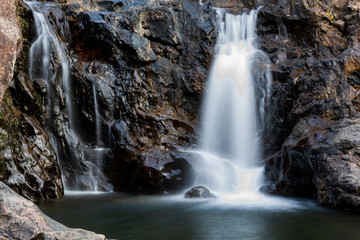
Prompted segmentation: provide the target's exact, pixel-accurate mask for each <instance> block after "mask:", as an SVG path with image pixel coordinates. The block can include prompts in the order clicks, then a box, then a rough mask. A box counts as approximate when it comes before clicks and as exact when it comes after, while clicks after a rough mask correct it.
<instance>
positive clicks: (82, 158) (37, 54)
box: [25, 1, 112, 191]
mask: <svg viewBox="0 0 360 240" xmlns="http://www.w3.org/2000/svg"><path fill="white" fill-rule="evenodd" d="M25 3H26V4H27V5H28V6H29V8H30V9H31V11H32V13H33V17H34V22H35V28H36V40H35V42H34V43H33V44H32V45H31V48H30V53H29V77H30V78H31V79H32V80H33V81H35V80H40V81H43V82H45V83H46V85H47V101H48V103H47V111H46V114H47V129H48V133H49V136H50V138H51V139H50V142H51V144H52V146H53V148H54V150H55V152H56V154H57V157H58V159H59V165H60V168H61V171H62V177H63V182H64V188H65V191H69V190H87V191H98V190H99V185H101V186H102V189H103V190H107V191H111V190H112V186H111V184H109V183H107V182H106V180H107V179H106V177H105V176H104V175H103V173H102V163H101V162H102V159H103V156H104V148H100V146H101V145H102V140H101V136H102V133H101V130H102V129H101V122H100V114H99V106H98V99H97V94H96V87H95V85H93V97H94V113H95V114H94V115H95V126H96V131H95V133H96V136H95V144H93V145H94V146H93V147H89V146H86V145H85V144H84V142H83V141H82V139H81V138H80V136H79V135H78V134H79V132H80V130H79V129H78V124H76V121H75V118H76V117H75V116H76V112H75V109H76V108H75V105H74V103H73V102H72V98H73V96H72V93H71V87H72V86H71V81H70V67H69V60H68V59H70V58H69V57H68V55H67V54H66V46H65V45H64V44H63V43H62V42H61V41H59V39H58V37H57V36H56V34H55V32H54V31H53V29H52V28H51V26H50V24H49V20H48V19H47V16H46V15H45V14H44V13H43V12H42V9H41V8H40V7H39V3H38V2H30V1H25ZM40 5H41V4H40ZM52 58H55V59H56V62H58V63H59V64H60V65H61V72H60V73H59V72H58V71H56V70H55V69H52V68H56V67H55V66H52V65H51V64H52V61H51V59H52ZM58 74H61V88H62V89H63V95H62V94H61V93H56V92H55V90H57V91H59V88H57V87H58V85H56V84H57V83H56V78H57V75H58ZM56 88H57V89H56ZM57 94H60V96H57ZM57 97H58V98H60V99H64V101H65V105H66V108H67V122H66V121H65V123H67V126H60V127H59V126H56V124H55V122H56V120H55V118H56V117H55V115H56V113H55V112H58V113H59V108H60V107H59V102H61V100H59V99H56V98H57ZM58 113H57V114H58ZM58 118H59V117H58ZM59 131H61V132H62V133H59ZM59 135H63V136H65V137H63V138H64V139H65V140H63V141H66V142H67V143H66V144H67V145H68V146H69V148H70V151H71V152H72V153H73V154H72V158H74V161H75V162H76V164H75V165H76V166H80V167H79V168H81V169H82V172H83V174H82V175H79V176H75V177H73V178H71V180H69V177H64V175H69V174H68V173H67V169H66V167H65V164H64V161H65V159H63V158H65V157H64V154H63V153H62V151H63V149H62V148H61V147H60V146H61V145H62V144H61V141H60V140H59V139H58V136H59ZM63 145H64V144H63ZM68 158H69V156H68ZM70 158H71V157H70ZM67 160H68V162H71V161H69V159H67ZM67 168H72V167H71V166H70V167H69V166H67ZM80 185H81V186H80Z"/></svg>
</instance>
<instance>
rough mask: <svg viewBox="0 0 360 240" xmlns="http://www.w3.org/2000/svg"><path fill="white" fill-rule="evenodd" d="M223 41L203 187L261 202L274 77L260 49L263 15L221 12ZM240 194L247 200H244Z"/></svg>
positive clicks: (212, 83) (208, 117)
mask: <svg viewBox="0 0 360 240" xmlns="http://www.w3.org/2000/svg"><path fill="white" fill-rule="evenodd" d="M217 15H218V20H219V24H218V28H219V36H218V40H217V45H216V52H217V54H216V56H215V58H214V62H213V66H212V68H211V71H210V76H209V79H208V85H207V87H208V88H207V92H206V96H205V101H204V109H203V114H202V120H201V126H202V131H201V144H200V151H197V152H198V153H200V155H201V157H200V158H201V161H200V163H199V166H198V167H197V184H201V185H205V186H207V187H209V188H210V189H211V190H213V191H217V192H231V193H235V192H237V193H238V194H237V198H238V199H242V200H255V199H258V196H257V195H256V191H255V190H256V188H257V187H258V186H256V184H258V183H256V182H257V180H256V179H257V178H258V175H259V172H261V171H262V168H261V165H260V164H261V147H260V145H261V144H260V137H261V132H262V130H263V127H264V123H263V122H264V112H265V110H264V109H265V105H266V98H267V96H269V92H270V84H271V77H270V72H269V64H268V63H269V60H268V58H267V56H266V55H265V54H264V53H263V52H262V51H260V50H259V49H258V48H257V46H256V33H255V30H256V29H255V28H256V17H257V11H256V10H252V11H251V12H250V13H249V14H247V13H244V14H242V15H232V14H229V13H226V12H225V10H224V9H218V10H217ZM239 195H241V196H240V197H239Z"/></svg>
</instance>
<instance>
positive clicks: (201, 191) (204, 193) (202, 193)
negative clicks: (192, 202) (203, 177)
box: [185, 186, 215, 198]
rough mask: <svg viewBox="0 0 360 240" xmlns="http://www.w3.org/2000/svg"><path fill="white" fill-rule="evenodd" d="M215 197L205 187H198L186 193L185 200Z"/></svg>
mask: <svg viewBox="0 0 360 240" xmlns="http://www.w3.org/2000/svg"><path fill="white" fill-rule="evenodd" d="M214 197H215V195H214V194H212V193H211V192H210V190H209V189H207V188H206V187H204V186H196V187H193V188H191V189H190V190H189V191H187V192H186V193H185V198H214Z"/></svg>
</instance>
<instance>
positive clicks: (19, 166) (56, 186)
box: [0, 91, 64, 200]
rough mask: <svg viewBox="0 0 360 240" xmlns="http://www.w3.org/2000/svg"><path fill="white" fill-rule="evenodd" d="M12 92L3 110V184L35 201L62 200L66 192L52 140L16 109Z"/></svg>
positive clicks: (0, 166) (0, 177)
mask: <svg viewBox="0 0 360 240" xmlns="http://www.w3.org/2000/svg"><path fill="white" fill-rule="evenodd" d="M9 92H10V91H7V92H6V94H5V95H4V99H3V103H2V108H1V110H0V116H1V118H0V142H1V143H0V145H1V147H0V180H1V181H3V182H5V183H6V184H7V185H9V186H10V187H11V188H12V189H14V190H15V191H16V192H17V193H19V194H21V195H22V196H25V197H26V198H28V199H31V200H39V199H48V198H60V197H62V196H63V194H64V190H63V185H62V180H61V175H60V169H59V166H58V163H57V158H56V155H55V152H54V150H53V149H52V147H51V145H50V142H49V136H48V135H47V132H46V131H45V129H44V128H43V127H41V125H40V123H39V122H38V121H37V120H36V119H34V118H32V117H31V116H29V115H27V114H25V113H22V112H21V111H19V110H18V109H17V108H15V107H14V103H13V101H12V97H11V96H10V94H9Z"/></svg>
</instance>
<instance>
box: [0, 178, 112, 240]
mask: <svg viewBox="0 0 360 240" xmlns="http://www.w3.org/2000/svg"><path fill="white" fill-rule="evenodd" d="M0 238H1V239H37V240H41V239H49V240H55V239H89V240H90V239H91V240H97V239H99V240H100V239H102V240H105V239H106V238H105V236H103V235H100V234H96V233H93V232H90V231H86V230H83V229H72V228H68V227H65V226H64V225H62V224H60V223H58V222H56V221H54V220H53V219H51V218H49V217H48V216H46V215H45V214H43V213H42V212H41V211H40V210H39V208H38V207H37V206H36V205H35V204H34V203H32V202H30V201H29V200H26V199H25V198H23V197H21V196H19V195H18V194H16V193H15V192H14V191H12V190H11V189H10V188H9V187H8V186H6V185H5V184H4V183H3V182H0Z"/></svg>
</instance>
